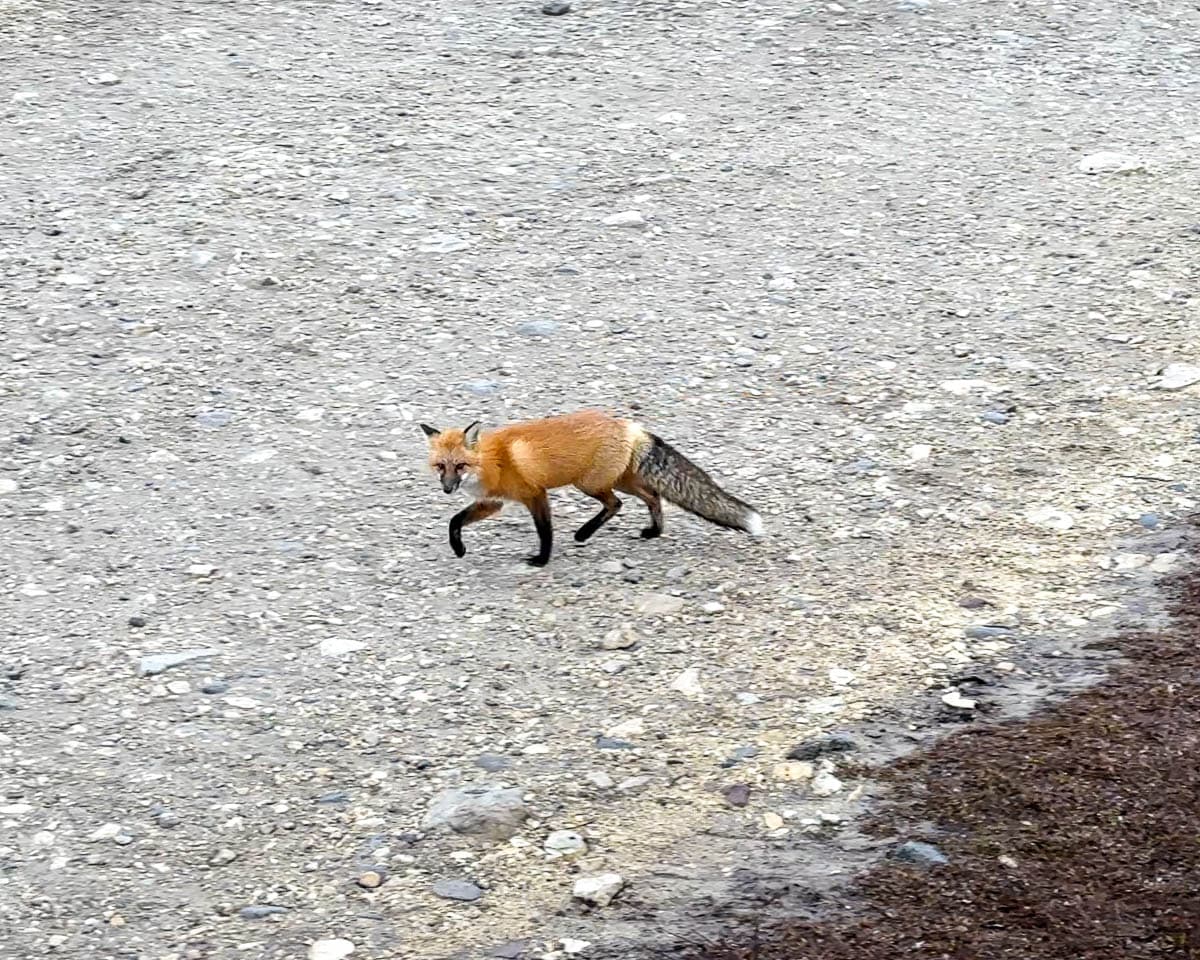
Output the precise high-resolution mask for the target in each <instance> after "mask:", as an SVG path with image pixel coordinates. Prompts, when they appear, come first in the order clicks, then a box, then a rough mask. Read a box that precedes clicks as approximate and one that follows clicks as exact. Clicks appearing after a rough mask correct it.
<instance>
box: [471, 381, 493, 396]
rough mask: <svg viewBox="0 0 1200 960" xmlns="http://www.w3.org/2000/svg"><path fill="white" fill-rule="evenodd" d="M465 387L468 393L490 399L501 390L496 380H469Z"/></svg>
mask: <svg viewBox="0 0 1200 960" xmlns="http://www.w3.org/2000/svg"><path fill="white" fill-rule="evenodd" d="M464 387H465V389H466V391H467V392H468V393H473V394H474V395H475V396H477V397H490V396H491V395H492V394H494V393H495V392H496V391H497V390H499V389H500V384H498V383H497V382H496V381H495V380H468V381H467V382H466V384H464Z"/></svg>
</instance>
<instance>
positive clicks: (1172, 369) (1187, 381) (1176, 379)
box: [1158, 363, 1200, 390]
mask: <svg viewBox="0 0 1200 960" xmlns="http://www.w3.org/2000/svg"><path fill="white" fill-rule="evenodd" d="M1195 383H1200V366H1196V365H1195V364H1191V363H1169V364H1167V365H1166V366H1165V367H1164V368H1163V370H1162V373H1161V374H1160V376H1159V379H1158V388H1159V389H1160V390H1183V389H1184V388H1186V387H1190V386H1192V384H1195Z"/></svg>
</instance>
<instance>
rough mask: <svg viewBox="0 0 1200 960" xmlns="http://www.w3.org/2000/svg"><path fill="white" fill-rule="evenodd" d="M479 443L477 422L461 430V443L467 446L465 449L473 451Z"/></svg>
mask: <svg viewBox="0 0 1200 960" xmlns="http://www.w3.org/2000/svg"><path fill="white" fill-rule="evenodd" d="M478 442H479V421H478V420H476V421H475V422H474V423H472V424H470V425H469V426H467V427H464V428H463V443H465V444H466V445H467V449H468V450H470V449H473V448H474V446H475V444H477V443H478Z"/></svg>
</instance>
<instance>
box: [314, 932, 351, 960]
mask: <svg viewBox="0 0 1200 960" xmlns="http://www.w3.org/2000/svg"><path fill="white" fill-rule="evenodd" d="M353 952H354V944H353V943H351V942H350V941H349V940H342V939H341V938H340V937H339V938H337V939H334V940H318V941H316V942H315V943H314V944H313V945H312V946H311V947H309V948H308V960H342V958H343V957H348V956H350V954H352V953H353Z"/></svg>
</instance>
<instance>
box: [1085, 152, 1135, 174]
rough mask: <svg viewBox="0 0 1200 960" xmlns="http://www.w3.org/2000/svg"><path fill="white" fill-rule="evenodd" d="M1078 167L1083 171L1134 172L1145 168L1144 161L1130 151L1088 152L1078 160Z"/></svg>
mask: <svg viewBox="0 0 1200 960" xmlns="http://www.w3.org/2000/svg"><path fill="white" fill-rule="evenodd" d="M1078 167H1079V169H1080V170H1081V171H1083V172H1084V173H1134V172H1135V171H1138V170H1145V169H1146V161H1144V160H1142V159H1141V158H1140V157H1135V156H1134V155H1133V154H1130V153H1116V152H1114V151H1102V152H1100V153H1089V154H1088V155H1087V156H1086V157H1084V158H1083V159H1082V160H1080V161H1079V164H1078Z"/></svg>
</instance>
